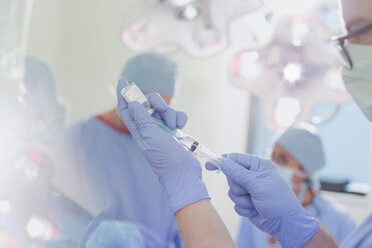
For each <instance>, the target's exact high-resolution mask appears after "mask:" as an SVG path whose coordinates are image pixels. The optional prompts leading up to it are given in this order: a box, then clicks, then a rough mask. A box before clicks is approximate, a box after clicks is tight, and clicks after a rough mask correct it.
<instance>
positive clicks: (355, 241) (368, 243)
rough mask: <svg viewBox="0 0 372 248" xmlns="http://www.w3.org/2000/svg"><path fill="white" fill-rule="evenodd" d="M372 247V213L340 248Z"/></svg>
mask: <svg viewBox="0 0 372 248" xmlns="http://www.w3.org/2000/svg"><path fill="white" fill-rule="evenodd" d="M370 247H372V214H371V215H370V216H369V217H368V218H367V220H365V221H364V222H363V224H362V225H361V226H360V227H359V228H358V229H356V230H355V231H354V232H352V233H350V235H349V236H348V237H347V238H346V239H345V241H344V242H343V243H342V244H341V245H340V248H370Z"/></svg>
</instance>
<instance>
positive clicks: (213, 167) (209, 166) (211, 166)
mask: <svg viewBox="0 0 372 248" xmlns="http://www.w3.org/2000/svg"><path fill="white" fill-rule="evenodd" d="M205 168H206V169H207V170H209V171H214V170H217V169H218V168H217V167H216V166H214V165H213V164H212V163H210V162H207V163H206V164H205Z"/></svg>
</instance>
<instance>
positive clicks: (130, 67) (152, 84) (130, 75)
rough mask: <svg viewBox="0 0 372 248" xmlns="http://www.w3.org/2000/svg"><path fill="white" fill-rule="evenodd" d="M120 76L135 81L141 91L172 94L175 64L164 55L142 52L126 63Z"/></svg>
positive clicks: (165, 94)
mask: <svg viewBox="0 0 372 248" xmlns="http://www.w3.org/2000/svg"><path fill="white" fill-rule="evenodd" d="M121 76H122V77H123V78H125V79H127V80H128V82H135V83H136V84H137V85H138V87H139V88H140V89H141V90H142V91H143V92H158V93H159V94H160V95H163V96H173V94H174V91H175V84H176V76H177V65H176V64H175V63H174V62H173V61H172V60H171V59H169V58H167V57H166V56H164V55H161V54H157V53H143V54H140V55H138V56H136V57H134V58H132V59H130V60H129V61H128V62H127V63H126V65H125V67H124V69H123V72H122V73H121Z"/></svg>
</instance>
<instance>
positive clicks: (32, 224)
mask: <svg viewBox="0 0 372 248" xmlns="http://www.w3.org/2000/svg"><path fill="white" fill-rule="evenodd" d="M26 230H27V233H28V235H30V237H31V238H33V239H34V238H40V239H43V240H49V239H50V238H51V236H52V227H51V225H50V223H49V222H47V221H45V220H42V219H40V218H37V217H35V216H33V217H31V219H30V220H29V221H28V223H27V227H26Z"/></svg>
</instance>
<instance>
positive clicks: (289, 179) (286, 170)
mask: <svg viewBox="0 0 372 248" xmlns="http://www.w3.org/2000/svg"><path fill="white" fill-rule="evenodd" d="M277 169H278V173H279V175H280V176H281V177H282V178H283V180H284V181H285V182H286V183H287V184H288V185H289V186H290V187H291V188H293V186H294V183H293V176H294V175H296V176H298V177H302V178H306V175H305V173H303V172H302V171H299V170H296V169H292V168H290V167H288V166H283V165H277Z"/></svg>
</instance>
